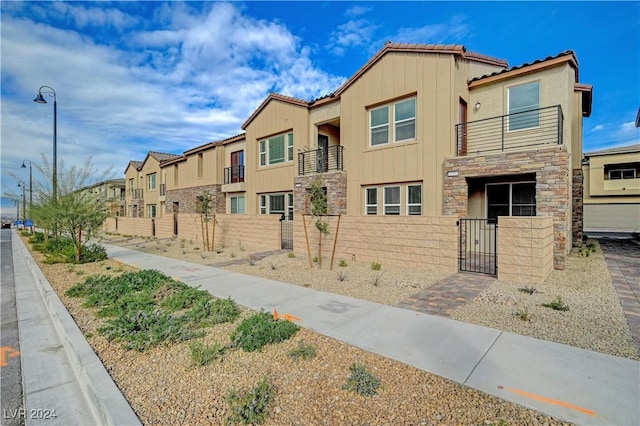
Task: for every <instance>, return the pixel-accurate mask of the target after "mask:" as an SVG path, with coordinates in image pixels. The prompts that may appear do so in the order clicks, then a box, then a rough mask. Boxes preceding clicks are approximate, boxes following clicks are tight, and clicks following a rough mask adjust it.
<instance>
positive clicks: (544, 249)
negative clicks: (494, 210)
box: [497, 216, 553, 283]
mask: <svg viewBox="0 0 640 426" xmlns="http://www.w3.org/2000/svg"><path fill="white" fill-rule="evenodd" d="M497 252H498V279H499V280H500V281H512V282H522V283H540V282H542V281H544V279H545V278H546V277H547V275H548V274H549V273H550V272H551V270H552V269H553V219H552V218H551V217H540V216H535V217H505V216H500V218H498V242H497Z"/></svg>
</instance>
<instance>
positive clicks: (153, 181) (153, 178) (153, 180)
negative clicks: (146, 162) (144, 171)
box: [147, 173, 156, 191]
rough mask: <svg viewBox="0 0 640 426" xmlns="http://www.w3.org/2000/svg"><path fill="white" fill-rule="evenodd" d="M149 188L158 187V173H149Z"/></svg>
mask: <svg viewBox="0 0 640 426" xmlns="http://www.w3.org/2000/svg"><path fill="white" fill-rule="evenodd" d="M147 189H148V190H150V191H151V190H154V189H156V174H155V173H151V174H148V175H147Z"/></svg>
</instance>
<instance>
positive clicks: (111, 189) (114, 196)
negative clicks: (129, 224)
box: [80, 179, 125, 217]
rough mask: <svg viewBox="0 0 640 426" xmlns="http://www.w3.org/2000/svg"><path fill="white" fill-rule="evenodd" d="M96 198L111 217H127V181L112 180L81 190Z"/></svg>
mask: <svg viewBox="0 0 640 426" xmlns="http://www.w3.org/2000/svg"><path fill="white" fill-rule="evenodd" d="M80 191H81V192H82V193H85V194H88V195H89V196H90V197H92V198H95V200H96V203H100V204H104V205H105V206H106V208H107V211H108V212H109V216H112V217H115V216H124V215H125V180H124V179H110V180H105V181H102V182H98V183H95V184H93V185H89V186H86V187H84V188H82V189H81V190H80Z"/></svg>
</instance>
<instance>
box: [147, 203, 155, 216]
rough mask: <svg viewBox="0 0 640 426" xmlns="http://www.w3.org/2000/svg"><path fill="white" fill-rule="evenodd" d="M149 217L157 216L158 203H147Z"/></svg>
mask: <svg viewBox="0 0 640 426" xmlns="http://www.w3.org/2000/svg"><path fill="white" fill-rule="evenodd" d="M147 217H156V205H155V204H147Z"/></svg>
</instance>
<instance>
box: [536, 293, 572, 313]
mask: <svg viewBox="0 0 640 426" xmlns="http://www.w3.org/2000/svg"><path fill="white" fill-rule="evenodd" d="M542 306H544V307H545V308H551V309H553V310H554V311H568V310H569V306H568V305H567V304H565V303H564V301H563V300H562V297H560V296H558V297H556V300H554V301H553V302H549V303H543V304H542Z"/></svg>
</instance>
